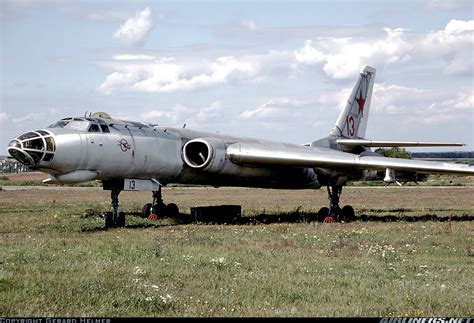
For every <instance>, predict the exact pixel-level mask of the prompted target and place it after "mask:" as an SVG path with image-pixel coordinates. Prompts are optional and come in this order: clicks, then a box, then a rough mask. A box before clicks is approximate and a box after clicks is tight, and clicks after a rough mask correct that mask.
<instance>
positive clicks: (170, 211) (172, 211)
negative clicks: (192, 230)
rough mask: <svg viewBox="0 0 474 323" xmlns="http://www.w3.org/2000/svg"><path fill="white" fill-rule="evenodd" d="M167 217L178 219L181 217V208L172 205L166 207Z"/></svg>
mask: <svg viewBox="0 0 474 323" xmlns="http://www.w3.org/2000/svg"><path fill="white" fill-rule="evenodd" d="M165 214H166V216H168V217H170V218H178V217H179V208H178V206H177V205H176V204H174V203H170V204H168V205H167V206H166V209H165Z"/></svg>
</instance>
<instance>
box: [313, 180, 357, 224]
mask: <svg viewBox="0 0 474 323" xmlns="http://www.w3.org/2000/svg"><path fill="white" fill-rule="evenodd" d="M327 190H328V199H329V208H327V207H323V208H321V209H320V210H319V212H318V220H319V221H320V222H323V221H326V220H327V218H328V217H331V218H332V219H333V220H334V221H337V222H351V221H354V219H355V212H354V209H353V208H352V206H350V205H346V206H344V207H343V208H342V209H341V208H340V207H339V198H340V196H341V193H342V185H334V186H329V185H328V186H327Z"/></svg>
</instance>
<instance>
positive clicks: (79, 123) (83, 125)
mask: <svg viewBox="0 0 474 323" xmlns="http://www.w3.org/2000/svg"><path fill="white" fill-rule="evenodd" d="M48 128H66V129H72V130H77V131H83V132H103V133H108V132H110V131H109V126H108V125H107V124H106V123H105V122H104V120H102V119H99V118H64V119H61V120H59V121H58V122H56V123H53V124H52V125H50V126H48Z"/></svg>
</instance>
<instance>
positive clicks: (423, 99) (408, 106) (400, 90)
mask: <svg viewBox="0 0 474 323" xmlns="http://www.w3.org/2000/svg"><path fill="white" fill-rule="evenodd" d="M371 106H372V107H373V108H371V110H375V112H376V113H379V116H390V118H396V119H393V120H398V121H397V122H395V124H401V122H405V123H412V124H415V125H417V126H419V125H420V124H422V125H441V124H443V123H446V122H448V121H453V120H469V115H470V114H472V113H474V94H473V92H472V88H469V87H465V88H462V89H460V90H459V91H458V92H456V93H454V94H453V93H452V92H443V91H433V90H425V89H418V88H410V87H406V86H400V85H388V84H384V83H382V84H375V86H374V94H373V100H372V102H371ZM369 122H370V121H369Z"/></svg>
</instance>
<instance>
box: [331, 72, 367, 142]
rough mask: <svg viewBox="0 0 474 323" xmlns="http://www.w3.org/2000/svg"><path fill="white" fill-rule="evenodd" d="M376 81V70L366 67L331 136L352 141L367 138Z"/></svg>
mask: <svg viewBox="0 0 474 323" xmlns="http://www.w3.org/2000/svg"><path fill="white" fill-rule="evenodd" d="M374 79H375V68H373V67H370V66H364V67H363V68H362V70H361V71H360V75H359V78H358V79H357V81H356V83H355V85H354V89H353V90H352V93H351V96H350V97H349V100H348V101H347V104H346V106H345V107H344V109H343V110H342V111H341V114H340V115H339V117H338V118H337V121H336V125H335V126H334V128H333V129H332V130H331V133H330V135H332V136H337V137H345V138H351V139H354V138H363V137H364V136H365V130H366V128H367V118H368V117H369V109H370V99H371V97H372V89H373V88H374Z"/></svg>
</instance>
